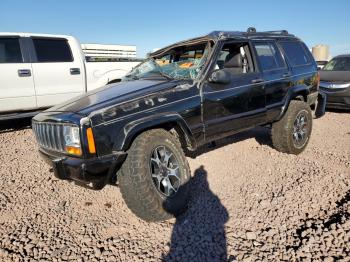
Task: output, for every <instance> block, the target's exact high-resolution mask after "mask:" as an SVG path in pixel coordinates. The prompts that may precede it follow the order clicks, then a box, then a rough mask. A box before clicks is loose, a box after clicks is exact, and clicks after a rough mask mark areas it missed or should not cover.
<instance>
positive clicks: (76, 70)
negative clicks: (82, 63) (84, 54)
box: [70, 68, 80, 75]
mask: <svg viewBox="0 0 350 262" xmlns="http://www.w3.org/2000/svg"><path fill="white" fill-rule="evenodd" d="M70 74H71V75H80V68H71V69H70Z"/></svg>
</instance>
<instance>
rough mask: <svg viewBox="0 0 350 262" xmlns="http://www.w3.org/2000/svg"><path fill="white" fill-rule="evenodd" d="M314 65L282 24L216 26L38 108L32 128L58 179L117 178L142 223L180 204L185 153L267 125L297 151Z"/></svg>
mask: <svg viewBox="0 0 350 262" xmlns="http://www.w3.org/2000/svg"><path fill="white" fill-rule="evenodd" d="M318 86H319V75H318V73H317V65H316V63H315V61H314V59H313V58H312V55H311V53H310V52H309V50H308V48H307V47H306V45H305V44H304V43H303V42H302V41H301V40H300V39H298V38H297V37H295V36H294V35H291V34H289V33H288V32H287V31H285V30H283V31H269V32H256V30H255V29H254V28H249V29H248V30H247V31H246V32H219V31H214V32H212V33H210V34H208V35H206V36H203V37H198V38H193V39H190V40H187V41H182V42H179V43H176V44H173V45H170V46H168V47H165V48H163V49H160V50H158V51H156V52H154V53H152V54H150V55H149V57H148V59H147V60H145V61H144V62H143V63H141V64H139V65H138V66H137V67H135V68H134V69H133V70H132V71H131V72H129V73H128V74H127V75H126V76H125V77H124V78H123V80H122V82H120V83H115V84H111V85H107V86H105V87H103V88H100V89H97V90H93V91H91V92H89V93H87V94H85V95H82V96H80V97H77V98H75V99H73V100H70V101H68V102H66V103H64V104H61V105H58V106H55V107H53V108H51V109H49V110H47V111H45V112H42V113H40V114H38V115H37V116H35V117H34V118H33V122H32V127H33V130H34V133H35V135H36V139H37V142H38V144H39V152H40V153H41V155H42V156H43V157H44V159H46V160H47V161H48V162H49V163H50V164H51V165H52V166H53V170H54V174H55V176H56V177H58V178H60V179H66V180H71V181H74V182H75V183H77V184H80V185H83V186H86V187H89V188H92V189H101V188H103V187H104V186H105V185H106V184H114V185H115V184H116V183H118V185H119V187H120V190H121V193H122V195H123V198H124V200H125V202H126V204H127V205H128V207H129V208H130V209H131V210H132V211H133V212H134V213H135V214H136V215H137V216H138V217H140V218H142V219H144V220H147V221H159V220H164V219H168V218H170V217H172V216H174V215H177V214H179V213H181V212H182V211H183V210H185V208H186V206H187V203H188V199H189V193H190V191H189V187H190V183H188V182H189V180H190V177H191V174H190V169H189V166H188V163H187V160H186V157H185V153H184V152H185V151H195V150H196V149H197V148H198V147H199V146H201V145H204V144H207V143H209V142H212V141H215V140H217V139H219V138H222V137H226V136H229V135H232V134H234V133H237V132H239V131H242V130H246V129H248V128H252V127H256V126H261V125H264V126H270V127H271V129H272V130H271V136H272V143H273V145H274V147H275V148H276V149H277V150H278V151H280V152H285V153H290V154H299V153H301V152H302V151H303V150H304V149H305V147H306V145H307V144H308V142H309V139H310V134H311V130H312V118H313V116H312V111H311V109H315V110H316V112H315V115H316V116H318V117H320V116H322V115H323V114H324V107H325V99H324V97H323V96H322V95H321V94H319V93H318Z"/></svg>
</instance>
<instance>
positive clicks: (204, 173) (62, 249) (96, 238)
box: [0, 112, 350, 261]
mask: <svg viewBox="0 0 350 262" xmlns="http://www.w3.org/2000/svg"><path fill="white" fill-rule="evenodd" d="M188 160H189V162H190V166H191V170H192V173H193V179H192V188H193V190H192V199H191V202H190V205H189V209H188V211H187V212H186V213H185V214H183V215H181V216H180V217H178V218H177V219H172V220H169V221H166V222H162V223H147V222H144V221H141V220H139V219H138V218H136V217H135V216H134V215H133V214H132V213H131V212H130V211H129V209H128V208H127V207H126V205H125V203H124V201H123V200H122V198H121V194H120V191H119V189H118V187H117V186H108V187H106V188H104V189H103V190H101V191H90V190H88V189H84V188H81V187H78V186H75V185H73V184H70V183H68V182H65V181H59V180H57V179H55V178H54V177H53V174H52V173H50V167H49V166H48V165H46V164H45V163H44V162H43V160H41V159H40V157H39V155H38V153H37V148H36V144H35V141H34V136H33V134H32V132H31V130H30V129H28V128H26V127H25V125H24V124H23V123H22V122H21V123H16V124H13V123H11V124H9V123H7V124H4V123H1V124H0V261H33V260H40V261H159V260H165V261H226V260H228V261H235V260H237V261H300V260H302V261H311V260H313V261H350V114H349V113H339V112H328V113H327V114H326V116H325V117H323V118H321V119H318V120H315V121H314V129H313V134H312V138H311V141H310V143H309V146H308V147H307V149H306V151H305V152H303V153H302V154H301V155H299V156H294V155H287V154H283V153H279V152H277V151H275V150H274V149H273V148H271V145H270V140H269V131H268V130H267V129H264V128H257V129H254V130H251V131H247V132H245V133H242V134H239V135H235V136H233V137H231V138H229V139H225V140H221V141H219V142H218V143H217V145H216V146H215V147H214V148H203V149H202V150H201V151H200V153H199V154H198V156H197V157H196V158H195V159H191V158H188Z"/></svg>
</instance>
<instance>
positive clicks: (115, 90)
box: [47, 79, 178, 116]
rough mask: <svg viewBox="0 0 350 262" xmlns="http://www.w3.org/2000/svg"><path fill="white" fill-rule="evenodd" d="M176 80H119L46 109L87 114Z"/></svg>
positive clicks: (174, 83) (169, 86) (159, 88)
mask: <svg viewBox="0 0 350 262" xmlns="http://www.w3.org/2000/svg"><path fill="white" fill-rule="evenodd" d="M177 82H178V81H176V80H164V79H156V80H154V79H152V80H134V81H125V82H119V83H115V84H111V85H107V86H104V87H101V88H98V89H95V90H92V91H90V92H88V93H86V94H84V95H81V96H77V97H75V98H73V99H71V100H69V101H67V102H65V103H62V104H59V105H56V106H54V107H52V108H50V109H48V110H47V111H50V112H74V113H78V114H81V115H84V116H86V115H88V114H90V113H91V112H92V111H94V110H98V109H101V108H103V107H106V106H109V105H112V104H116V103H121V102H125V101H128V100H131V99H134V98H137V97H142V96H145V95H147V94H150V93H153V92H156V91H160V90H162V89H168V88H171V87H174V86H176V83H177Z"/></svg>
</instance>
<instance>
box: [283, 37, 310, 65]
mask: <svg viewBox="0 0 350 262" xmlns="http://www.w3.org/2000/svg"><path fill="white" fill-rule="evenodd" d="M280 45H281V47H282V49H283V51H284V53H285V54H286V56H287V58H288V61H289V62H290V63H291V65H292V66H301V65H307V64H309V63H310V62H311V60H310V57H309V55H308V54H307V53H306V50H305V48H304V47H303V46H302V44H301V43H300V42H296V41H288V42H287V41H285V42H280Z"/></svg>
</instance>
